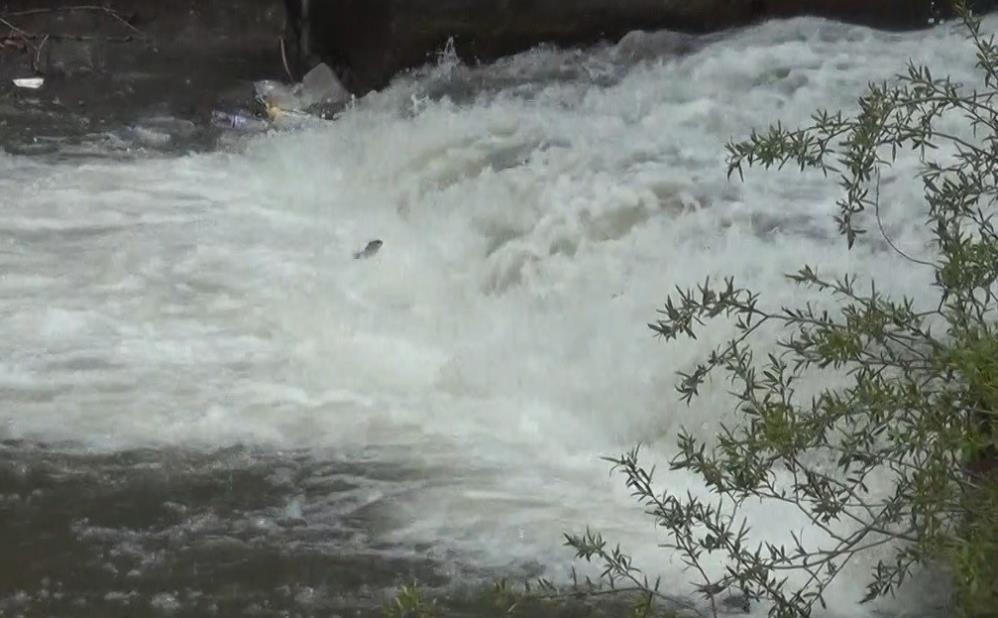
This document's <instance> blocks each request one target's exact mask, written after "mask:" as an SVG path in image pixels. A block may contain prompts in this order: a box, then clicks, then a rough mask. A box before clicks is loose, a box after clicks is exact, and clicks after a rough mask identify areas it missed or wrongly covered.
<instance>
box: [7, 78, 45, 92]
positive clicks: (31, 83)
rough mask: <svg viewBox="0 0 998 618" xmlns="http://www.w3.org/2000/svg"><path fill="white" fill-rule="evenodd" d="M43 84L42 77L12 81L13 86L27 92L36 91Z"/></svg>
mask: <svg viewBox="0 0 998 618" xmlns="http://www.w3.org/2000/svg"><path fill="white" fill-rule="evenodd" d="M44 83H45V78H44V77H22V78H19V79H15V80H14V85H15V86H17V87H18V88H27V89H28V90H38V89H39V88H41V87H42V84H44Z"/></svg>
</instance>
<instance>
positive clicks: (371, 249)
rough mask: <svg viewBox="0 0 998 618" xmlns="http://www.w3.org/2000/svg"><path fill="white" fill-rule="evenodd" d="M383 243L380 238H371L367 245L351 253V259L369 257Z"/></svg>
mask: <svg viewBox="0 0 998 618" xmlns="http://www.w3.org/2000/svg"><path fill="white" fill-rule="evenodd" d="M383 244H384V243H383V242H381V241H380V240H372V241H371V242H369V243H367V246H366V247H364V249H363V250H362V251H358V252H357V253H354V254H353V259H355V260H361V259H364V258H369V257H371V256H372V255H374V254H375V253H377V252H378V249H380V248H381V245H383Z"/></svg>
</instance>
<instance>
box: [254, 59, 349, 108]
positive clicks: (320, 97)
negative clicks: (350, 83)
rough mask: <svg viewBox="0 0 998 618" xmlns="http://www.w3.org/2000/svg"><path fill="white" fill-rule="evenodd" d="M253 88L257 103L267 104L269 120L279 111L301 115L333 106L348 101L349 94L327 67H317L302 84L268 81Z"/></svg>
mask: <svg viewBox="0 0 998 618" xmlns="http://www.w3.org/2000/svg"><path fill="white" fill-rule="evenodd" d="M253 86H254V90H255V91H256V98H257V100H259V101H260V102H261V103H263V104H264V105H266V107H267V113H268V115H270V116H271V120H273V119H274V117H275V116H279V115H280V114H281V113H282V112H304V111H305V110H307V109H308V108H309V107H311V106H313V105H316V104H319V103H326V104H335V103H342V102H345V101H348V100H349V99H350V92H349V91H348V90H347V89H346V88H344V87H343V84H342V83H341V82H340V80H339V78H338V77H336V73H334V72H333V70H332V69H330V68H329V66H327V65H326V64H320V65H318V66H316V67H315V68H314V69H312V70H311V71H309V72H308V74H307V75H305V78H304V79H302V81H301V83H298V84H294V85H293V86H287V85H285V84H282V83H280V82H275V81H271V80H264V81H259V82H256V83H255V84H254V85H253Z"/></svg>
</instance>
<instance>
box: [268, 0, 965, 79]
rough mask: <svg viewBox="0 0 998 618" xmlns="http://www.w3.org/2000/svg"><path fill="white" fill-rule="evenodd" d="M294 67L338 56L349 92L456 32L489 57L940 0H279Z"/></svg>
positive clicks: (883, 12) (465, 44)
mask: <svg viewBox="0 0 998 618" xmlns="http://www.w3.org/2000/svg"><path fill="white" fill-rule="evenodd" d="M285 5H286V10H287V15H288V28H287V33H286V39H287V42H288V50H289V56H290V58H291V59H292V61H293V63H294V64H295V65H296V67H297V71H299V72H301V71H303V70H306V69H307V68H308V67H309V66H311V65H314V64H315V63H316V62H318V61H320V60H321V61H325V62H326V63H328V64H330V65H331V66H334V67H335V68H336V70H337V72H338V73H340V74H341V77H342V78H343V79H344V81H345V83H346V85H347V86H348V87H349V88H350V89H351V90H353V91H354V92H355V93H363V92H366V91H367V90H369V89H371V88H379V87H381V86H384V85H385V84H386V83H387V82H388V80H389V79H390V78H391V77H392V76H393V75H394V74H396V73H397V72H399V71H401V70H404V69H406V68H410V67H413V66H418V65H420V64H422V63H424V62H425V61H426V60H427V58H428V57H429V56H430V55H432V54H433V53H434V52H436V51H437V50H439V49H440V48H442V47H443V46H444V45H445V44H446V42H447V40H448V39H450V38H453V40H454V44H455V48H456V50H457V53H458V55H459V56H461V57H462V58H463V59H465V60H469V61H475V60H480V61H489V60H493V59H495V58H497V57H500V56H503V55H507V54H510V53H515V52H518V51H522V50H525V49H528V48H530V47H532V46H534V45H537V44H539V43H542V42H547V43H554V44H558V45H579V44H587V43H593V42H596V41H598V40H616V39H618V38H620V37H621V36H623V35H624V34H626V33H627V32H629V31H632V30H637V29H643V30H652V29H671V30H678V31H684V32H710V31H717V30H722V29H726V28H731V27H736V26H743V25H747V24H750V23H752V22H755V21H758V20H762V19H769V18H780V17H792V16H799V15H816V16H823V17H829V18H834V19H841V20H844V21H849V22H854V23H859V24H866V25H870V26H873V27H877V28H886V29H913V28H921V27H925V26H927V25H928V24H929V22H930V19H931V18H933V17H939V16H940V15H941V14H944V13H946V12H947V8H946V7H947V6H948V4H947V2H946V0H935V1H934V0H285Z"/></svg>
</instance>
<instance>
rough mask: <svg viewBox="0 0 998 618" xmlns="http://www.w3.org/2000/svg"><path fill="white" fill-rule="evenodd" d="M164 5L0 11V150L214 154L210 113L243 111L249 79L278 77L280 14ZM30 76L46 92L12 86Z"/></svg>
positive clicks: (225, 6)
mask: <svg viewBox="0 0 998 618" xmlns="http://www.w3.org/2000/svg"><path fill="white" fill-rule="evenodd" d="M171 5H172V6H170V7H169V8H168V9H167V8H164V7H163V6H161V5H160V4H159V3H154V2H151V1H145V2H131V3H124V2H118V3H112V4H111V6H112V7H116V8H113V9H110V10H97V7H83V8H80V7H76V6H75V5H73V4H71V3H69V2H66V1H65V0H54V1H52V2H46V3H44V6H43V7H39V3H38V2H21V3H8V4H7V5H6V7H5V8H4V9H3V10H0V18H2V19H3V21H4V22H6V23H4V24H2V25H0V37H3V38H0V41H3V42H4V45H3V47H2V48H0V146H2V147H3V149H4V150H6V151H8V152H13V153H47V152H56V151H60V152H66V151H69V150H72V148H74V147H80V146H82V145H85V144H86V143H87V142H97V145H99V146H101V147H103V148H105V149H106V148H111V149H112V150H114V149H118V150H127V149H128V148H131V147H147V148H152V149H161V150H162V149H165V150H171V149H172V150H189V149H202V148H210V147H211V146H212V145H214V144H215V142H216V140H217V138H218V135H219V129H218V128H217V127H213V126H212V124H211V122H210V119H211V115H212V112H213V111H218V110H221V111H231V110H238V109H244V108H249V107H251V106H252V105H253V88H252V84H253V82H254V81H256V80H260V79H280V78H282V77H283V75H284V69H283V63H282V60H281V52H280V34H281V31H282V27H283V20H284V14H283V7H282V6H281V5H280V4H279V3H275V2H270V1H267V0H249V1H247V2H236V1H235V0H216V1H213V2H208V3H203V2H202V3H198V2H194V1H193V0H190V1H188V2H186V4H183V5H181V6H176V5H173V3H171ZM118 7H120V8H118ZM29 77H41V78H42V79H43V80H44V83H43V85H42V86H41V87H40V88H38V89H29V88H19V87H17V86H16V85H15V84H14V83H13V80H14V79H18V78H29Z"/></svg>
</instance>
